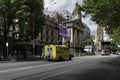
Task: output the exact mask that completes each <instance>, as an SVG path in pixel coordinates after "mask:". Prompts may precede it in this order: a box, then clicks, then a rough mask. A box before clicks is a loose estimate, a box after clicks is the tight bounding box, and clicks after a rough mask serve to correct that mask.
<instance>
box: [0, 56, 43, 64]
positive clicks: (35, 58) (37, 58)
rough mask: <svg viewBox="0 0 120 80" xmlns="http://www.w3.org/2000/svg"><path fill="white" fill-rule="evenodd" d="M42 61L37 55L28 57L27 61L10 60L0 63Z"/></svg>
mask: <svg viewBox="0 0 120 80" xmlns="http://www.w3.org/2000/svg"><path fill="white" fill-rule="evenodd" d="M42 60H43V58H42V57H40V56H38V55H35V56H29V57H27V59H22V58H20V59H17V60H14V59H12V60H10V59H8V60H1V61H0V63H9V62H20V61H42Z"/></svg>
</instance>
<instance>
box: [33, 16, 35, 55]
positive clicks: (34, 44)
mask: <svg viewBox="0 0 120 80" xmlns="http://www.w3.org/2000/svg"><path fill="white" fill-rule="evenodd" d="M34 27H35V16H34V14H33V55H34V54H35V42H34V39H35V36H34V35H35V34H34V32H35V30H34Z"/></svg>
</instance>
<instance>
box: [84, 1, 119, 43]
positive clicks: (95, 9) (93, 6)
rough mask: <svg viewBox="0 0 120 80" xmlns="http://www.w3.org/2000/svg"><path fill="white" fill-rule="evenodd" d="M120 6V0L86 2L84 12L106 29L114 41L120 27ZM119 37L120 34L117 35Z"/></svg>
mask: <svg viewBox="0 0 120 80" xmlns="http://www.w3.org/2000/svg"><path fill="white" fill-rule="evenodd" d="M119 4H120V0H84V2H83V5H82V10H83V11H84V12H85V13H86V15H91V16H92V18H91V20H93V21H95V22H96V23H97V24H101V25H102V26H103V27H105V29H106V31H107V33H108V34H109V35H110V36H111V37H112V39H114V37H113V36H115V35H116V34H115V31H116V30H117V29H119V27H120V23H119V21H120V5H119ZM119 36H120V34H118V35H116V37H119ZM114 41H115V40H114ZM117 41H118V40H117ZM118 42H119V41H118Z"/></svg>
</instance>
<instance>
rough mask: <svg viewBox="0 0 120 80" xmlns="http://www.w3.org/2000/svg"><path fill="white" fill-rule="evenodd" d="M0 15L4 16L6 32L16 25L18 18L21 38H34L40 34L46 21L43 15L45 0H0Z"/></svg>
mask: <svg viewBox="0 0 120 80" xmlns="http://www.w3.org/2000/svg"><path fill="white" fill-rule="evenodd" d="M0 15H1V16H3V21H4V23H3V24H4V26H2V27H3V28H4V33H8V32H9V29H10V26H14V24H15V22H14V21H13V20H14V19H18V20H19V22H18V23H17V24H18V25H19V33H20V37H21V38H24V37H26V38H31V39H33V32H35V33H34V38H35V37H37V36H38V33H39V32H40V30H41V28H42V27H43V25H44V23H45V19H44V15H43V0H0Z"/></svg>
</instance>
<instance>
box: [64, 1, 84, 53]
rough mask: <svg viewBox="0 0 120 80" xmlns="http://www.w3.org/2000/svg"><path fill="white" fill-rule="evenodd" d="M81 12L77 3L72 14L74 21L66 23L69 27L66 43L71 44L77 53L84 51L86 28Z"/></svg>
mask: <svg viewBox="0 0 120 80" xmlns="http://www.w3.org/2000/svg"><path fill="white" fill-rule="evenodd" d="M81 15H82V14H81V12H80V11H79V10H78V6H77V3H76V5H75V8H74V10H73V13H72V19H71V20H67V21H64V24H65V25H67V27H68V32H69V36H68V37H67V38H65V41H69V42H70V46H71V47H73V48H75V49H76V50H77V52H80V51H82V50H83V38H84V26H83V23H82V21H81Z"/></svg>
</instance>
